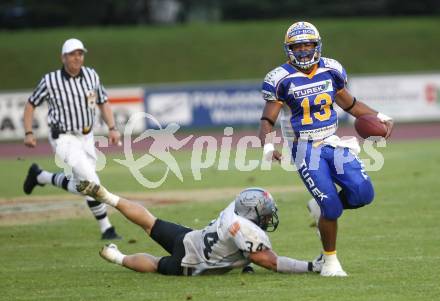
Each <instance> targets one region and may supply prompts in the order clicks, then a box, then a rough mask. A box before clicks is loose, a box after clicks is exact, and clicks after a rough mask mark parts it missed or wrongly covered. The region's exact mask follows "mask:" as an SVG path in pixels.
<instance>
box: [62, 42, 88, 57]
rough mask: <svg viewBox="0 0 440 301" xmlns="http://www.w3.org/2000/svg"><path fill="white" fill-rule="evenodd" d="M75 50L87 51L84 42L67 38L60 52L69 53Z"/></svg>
mask: <svg viewBox="0 0 440 301" xmlns="http://www.w3.org/2000/svg"><path fill="white" fill-rule="evenodd" d="M75 50H82V51H84V52H87V49H86V48H85V47H84V44H83V43H82V42H81V41H80V40H78V39H68V40H66V41H65V42H64V44H63V48H62V49H61V54H66V53H71V52H72V51H75Z"/></svg>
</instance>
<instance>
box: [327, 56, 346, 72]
mask: <svg viewBox="0 0 440 301" xmlns="http://www.w3.org/2000/svg"><path fill="white" fill-rule="evenodd" d="M322 62H323V63H324V66H325V67H326V68H330V69H334V70H336V71H338V72H339V73H340V74H344V67H342V65H341V64H340V63H339V62H338V61H337V60H334V59H330V58H326V57H323V58H322Z"/></svg>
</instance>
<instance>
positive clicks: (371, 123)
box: [354, 114, 387, 139]
mask: <svg viewBox="0 0 440 301" xmlns="http://www.w3.org/2000/svg"><path fill="white" fill-rule="evenodd" d="M354 127H355V129H356V132H357V133H358V134H359V136H361V137H362V138H364V139H367V138H368V137H371V136H381V137H385V136H386V134H387V128H386V126H385V124H383V123H382V122H381V121H380V119H379V118H377V117H376V115H372V114H367V115H362V116H360V117H358V118H356V120H355V122H354Z"/></svg>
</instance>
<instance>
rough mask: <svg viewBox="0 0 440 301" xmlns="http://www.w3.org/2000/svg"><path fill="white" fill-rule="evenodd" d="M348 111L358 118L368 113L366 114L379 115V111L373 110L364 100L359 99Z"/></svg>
mask: <svg viewBox="0 0 440 301" xmlns="http://www.w3.org/2000/svg"><path fill="white" fill-rule="evenodd" d="M348 113H350V114H351V115H353V116H354V117H356V118H357V117H359V116H362V115H366V114H372V115H377V113H378V112H377V111H375V110H373V109H372V108H370V107H369V106H367V105H366V104H365V103H363V102H362V101H359V100H358V101H356V104H355V105H354V107H353V108H352V109H351V110H350V111H349V112H348Z"/></svg>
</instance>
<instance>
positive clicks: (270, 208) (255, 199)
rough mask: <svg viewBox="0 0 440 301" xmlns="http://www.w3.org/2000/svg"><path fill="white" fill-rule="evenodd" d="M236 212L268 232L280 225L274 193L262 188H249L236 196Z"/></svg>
mask: <svg viewBox="0 0 440 301" xmlns="http://www.w3.org/2000/svg"><path fill="white" fill-rule="evenodd" d="M234 211H235V214H237V215H239V216H241V217H244V218H246V219H248V220H250V221H252V222H253V223H255V224H256V225H257V226H258V227H260V228H261V229H263V230H264V231H267V232H273V231H275V230H276V228H277V227H278V223H279V220H278V215H277V211H278V208H277V206H276V204H275V200H274V199H273V197H272V195H271V194H270V193H269V192H268V191H267V190H264V189H262V188H256V187H255V188H247V189H245V190H243V191H242V192H240V193H239V194H238V195H237V197H236V198H235V210H234Z"/></svg>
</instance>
